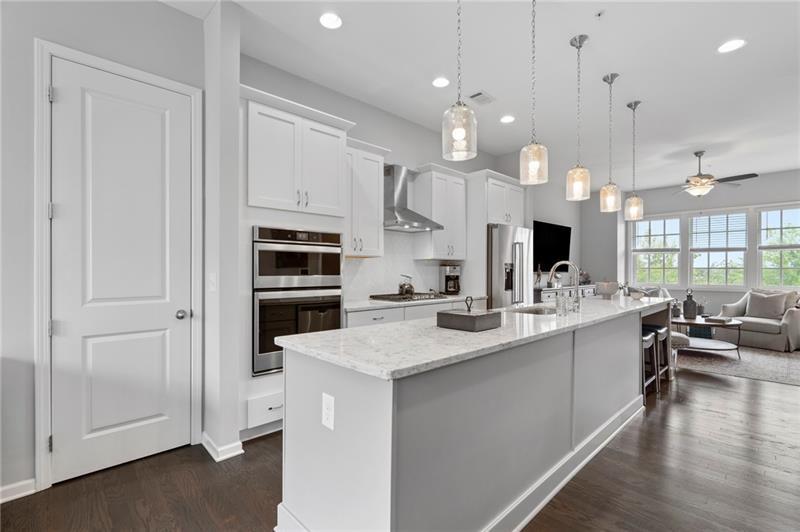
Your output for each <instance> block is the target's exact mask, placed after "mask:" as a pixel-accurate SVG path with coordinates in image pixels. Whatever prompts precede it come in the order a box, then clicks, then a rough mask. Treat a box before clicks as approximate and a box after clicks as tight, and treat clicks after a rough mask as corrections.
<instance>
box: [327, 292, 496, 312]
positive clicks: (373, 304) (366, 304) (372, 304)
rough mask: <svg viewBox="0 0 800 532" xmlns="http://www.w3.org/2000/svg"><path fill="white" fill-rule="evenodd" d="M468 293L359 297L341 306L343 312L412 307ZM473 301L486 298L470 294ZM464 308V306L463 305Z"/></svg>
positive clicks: (454, 299)
mask: <svg viewBox="0 0 800 532" xmlns="http://www.w3.org/2000/svg"><path fill="white" fill-rule="evenodd" d="M467 295H468V294H464V295H457V296H445V297H443V298H438V299H418V300H416V301H382V300H380V299H361V300H353V301H347V300H345V301H344V303H343V304H342V306H343V307H344V310H345V312H358V311H361V310H382V309H386V308H400V307H413V306H416V305H435V304H437V303H455V302H463V301H464V300H465V299H466V298H467ZM472 299H474V300H475V301H478V300H481V299H486V296H472ZM465 308H466V307H465Z"/></svg>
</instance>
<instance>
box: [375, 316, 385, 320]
mask: <svg viewBox="0 0 800 532" xmlns="http://www.w3.org/2000/svg"><path fill="white" fill-rule="evenodd" d="M385 317H386V316H375V317H374V318H372V321H381V320H382V319H383V318H385Z"/></svg>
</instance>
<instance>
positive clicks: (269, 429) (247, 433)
mask: <svg viewBox="0 0 800 532" xmlns="http://www.w3.org/2000/svg"><path fill="white" fill-rule="evenodd" d="M282 429H283V420H282V419H279V420H278V421H273V422H272V423H266V424H264V425H259V426H258V427H253V428H250V429H242V430H240V431H239V440H240V441H241V442H242V443H244V442H246V441H248V440H252V439H255V438H260V437H261V436H266V435H267V434H272V433H273V432H278V431H280V430H282Z"/></svg>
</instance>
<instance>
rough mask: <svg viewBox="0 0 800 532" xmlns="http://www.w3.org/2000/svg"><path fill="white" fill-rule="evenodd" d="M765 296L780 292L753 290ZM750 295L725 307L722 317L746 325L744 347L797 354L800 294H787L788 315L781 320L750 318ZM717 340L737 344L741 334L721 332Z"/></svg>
mask: <svg viewBox="0 0 800 532" xmlns="http://www.w3.org/2000/svg"><path fill="white" fill-rule="evenodd" d="M753 291H758V292H762V293H777V291H766V290H753ZM749 298H750V292H748V293H746V294H745V295H744V296H742V298H741V299H740V300H739V301H737V302H735V303H730V304H726V305H722V309H721V311H720V316H729V317H731V318H736V319H737V320H739V321H741V322H742V337H741V341H740V345H743V346H750V347H758V348H761V349H772V350H774V351H794V350H796V349H800V308H797V307H795V304H796V302H797V292H787V302H786V305H785V311H784V314H783V317H782V318H781V319H772V318H759V317H753V316H747V315H746V314H747V302H748V301H749ZM715 332H716V338H717V339H719V340H724V341H726V342H735V341H736V336H737V331H735V330H732V329H717V330H716V331H715Z"/></svg>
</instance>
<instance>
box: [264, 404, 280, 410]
mask: <svg viewBox="0 0 800 532" xmlns="http://www.w3.org/2000/svg"><path fill="white" fill-rule="evenodd" d="M281 408H283V405H278V406H269V407H267V410H269V411H272V410H279V409H281Z"/></svg>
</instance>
